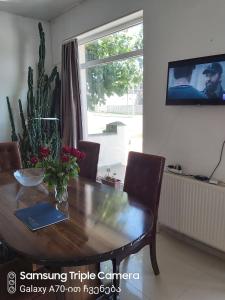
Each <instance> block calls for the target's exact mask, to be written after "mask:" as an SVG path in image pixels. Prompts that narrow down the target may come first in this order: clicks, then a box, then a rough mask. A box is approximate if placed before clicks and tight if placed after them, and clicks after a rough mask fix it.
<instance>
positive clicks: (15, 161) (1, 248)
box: [0, 142, 22, 264]
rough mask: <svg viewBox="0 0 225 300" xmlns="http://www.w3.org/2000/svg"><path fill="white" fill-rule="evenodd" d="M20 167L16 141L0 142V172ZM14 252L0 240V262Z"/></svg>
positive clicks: (8, 258) (11, 257) (4, 260)
mask: <svg viewBox="0 0 225 300" xmlns="http://www.w3.org/2000/svg"><path fill="white" fill-rule="evenodd" d="M21 168H22V163H21V158H20V152H19V148H18V144H17V143H16V142H6V143H0V172H4V171H11V170H17V169H21ZM14 257H15V253H14V252H13V251H12V250H11V249H9V248H8V247H6V246H5V244H4V243H2V242H1V241H0V264H3V263H5V262H7V261H10V260H11V259H13V258H14Z"/></svg>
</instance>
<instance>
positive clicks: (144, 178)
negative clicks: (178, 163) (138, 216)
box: [124, 152, 165, 275]
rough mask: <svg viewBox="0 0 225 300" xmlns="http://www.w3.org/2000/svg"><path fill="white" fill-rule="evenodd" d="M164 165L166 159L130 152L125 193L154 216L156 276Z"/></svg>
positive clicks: (151, 243) (152, 246)
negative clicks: (157, 231)
mask: <svg viewBox="0 0 225 300" xmlns="http://www.w3.org/2000/svg"><path fill="white" fill-rule="evenodd" d="M164 164H165V158H164V157H161V156H156V155H150V154H144V153H138V152H130V153H129V156H128V163H127V168H126V174H125V181H124V191H125V192H127V193H128V194H129V195H131V196H134V197H136V198H137V199H138V200H139V202H140V203H141V204H143V205H144V206H146V207H148V208H149V209H150V210H151V212H152V214H153V227H152V230H151V234H150V238H149V246H150V258H151V263H152V268H153V271H154V273H155V275H158V274H159V268H158V264H157V259H156V226H157V219H158V207H159V199H160V191H161V183H162V177H163V170H164Z"/></svg>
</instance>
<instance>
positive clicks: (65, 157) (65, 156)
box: [61, 154, 70, 162]
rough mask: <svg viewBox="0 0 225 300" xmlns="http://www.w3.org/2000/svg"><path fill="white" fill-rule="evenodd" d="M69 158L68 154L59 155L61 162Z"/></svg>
mask: <svg viewBox="0 0 225 300" xmlns="http://www.w3.org/2000/svg"><path fill="white" fill-rule="evenodd" d="M69 160H70V158H69V156H67V155H65V154H63V155H62V156H61V161H62V162H68V161H69Z"/></svg>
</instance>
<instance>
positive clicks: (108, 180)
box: [101, 168, 121, 189]
mask: <svg viewBox="0 0 225 300" xmlns="http://www.w3.org/2000/svg"><path fill="white" fill-rule="evenodd" d="M115 176H116V173H113V176H110V168H108V169H107V175H105V176H104V177H103V178H102V179H101V181H102V183H104V184H107V185H110V186H112V187H114V188H117V189H118V188H120V186H121V181H120V180H119V179H117V178H116V177H115Z"/></svg>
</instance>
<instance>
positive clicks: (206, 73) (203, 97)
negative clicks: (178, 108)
mask: <svg viewBox="0 0 225 300" xmlns="http://www.w3.org/2000/svg"><path fill="white" fill-rule="evenodd" d="M166 104H167V105H195V104H198V105H199V104H202V105H225V55H224V54H223V55H215V56H208V57H201V58H194V59H187V60H182V61H174V62H169V64H168V80H167V95H166Z"/></svg>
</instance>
